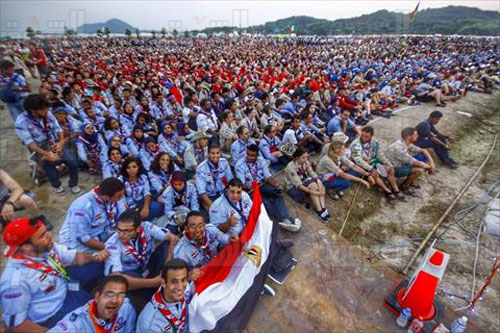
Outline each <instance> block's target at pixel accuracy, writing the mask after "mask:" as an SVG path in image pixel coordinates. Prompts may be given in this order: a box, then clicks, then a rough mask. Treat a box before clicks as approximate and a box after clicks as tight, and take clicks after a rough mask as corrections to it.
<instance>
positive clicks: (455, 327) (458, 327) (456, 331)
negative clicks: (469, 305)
mask: <svg viewBox="0 0 500 333" xmlns="http://www.w3.org/2000/svg"><path fill="white" fill-rule="evenodd" d="M466 327H467V317H466V316H463V317H460V318H457V319H455V321H454V322H453V324H451V329H450V331H451V333H463V332H465V328H466Z"/></svg>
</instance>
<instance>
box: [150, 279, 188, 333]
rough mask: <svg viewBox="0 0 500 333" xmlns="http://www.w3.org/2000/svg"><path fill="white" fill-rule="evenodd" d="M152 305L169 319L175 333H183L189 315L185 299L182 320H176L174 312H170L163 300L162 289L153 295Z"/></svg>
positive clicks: (183, 300) (182, 305) (182, 302)
mask: <svg viewBox="0 0 500 333" xmlns="http://www.w3.org/2000/svg"><path fill="white" fill-rule="evenodd" d="M151 303H153V305H154V306H155V307H156V308H157V309H158V310H159V311H160V313H161V314H162V315H163V316H164V317H165V318H166V319H167V321H168V322H169V323H170V325H172V326H173V327H172V329H173V331H174V332H182V330H183V329H184V325H185V324H186V315H187V307H186V299H185V298H184V297H183V298H182V300H181V316H180V318H176V317H175V316H174V315H173V314H172V311H170V310H169V309H168V307H167V305H166V304H165V300H164V298H163V288H162V287H160V288H158V290H157V291H156V292H155V294H154V295H153V298H152V299H151Z"/></svg>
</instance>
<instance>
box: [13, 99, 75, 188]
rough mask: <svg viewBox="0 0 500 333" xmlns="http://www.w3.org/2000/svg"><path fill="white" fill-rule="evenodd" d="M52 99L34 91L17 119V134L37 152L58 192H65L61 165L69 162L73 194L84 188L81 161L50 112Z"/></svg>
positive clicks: (36, 156)
mask: <svg viewBox="0 0 500 333" xmlns="http://www.w3.org/2000/svg"><path fill="white" fill-rule="evenodd" d="M49 107H50V103H49V101H48V100H47V99H46V98H45V97H43V96H42V95H38V94H31V95H29V96H28V97H26V99H25V100H24V108H25V109H26V111H25V112H23V113H22V114H20V115H19V117H17V120H16V133H17V135H18V136H19V137H20V138H21V141H22V143H23V145H25V146H27V147H28V149H29V150H31V151H32V152H34V153H35V158H36V160H37V162H38V163H39V164H40V165H41V166H42V168H43V170H44V171H45V174H46V175H47V178H48V179H49V182H50V184H51V185H52V188H53V190H54V192H55V193H56V194H58V195H62V194H64V192H65V190H64V187H63V186H62V185H61V181H60V176H59V172H58V170H57V168H56V167H57V166H58V165H60V164H61V163H64V164H66V166H67V167H68V173H69V188H70V190H71V192H72V193H73V194H78V193H80V192H81V191H82V190H81V189H80V188H79V187H78V163H77V161H76V159H75V158H74V157H73V155H72V154H71V152H70V151H69V150H68V149H67V148H66V149H65V147H64V146H65V143H66V138H65V137H64V133H63V131H62V129H61V127H60V126H59V123H58V122H57V119H56V118H55V117H54V116H53V115H52V113H50V112H49Z"/></svg>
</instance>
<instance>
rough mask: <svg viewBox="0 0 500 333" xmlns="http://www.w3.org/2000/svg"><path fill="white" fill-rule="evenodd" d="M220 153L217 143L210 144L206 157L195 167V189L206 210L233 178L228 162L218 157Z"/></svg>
mask: <svg viewBox="0 0 500 333" xmlns="http://www.w3.org/2000/svg"><path fill="white" fill-rule="evenodd" d="M220 154H221V153H220V147H219V146H218V145H216V144H212V145H210V147H209V148H208V158H207V159H206V160H205V161H203V162H202V163H201V164H200V165H199V166H198V169H196V189H197V190H198V195H199V196H200V203H201V207H202V208H204V209H205V210H207V211H208V210H209V209H210V206H212V203H213V201H214V200H215V199H217V198H218V197H219V196H220V195H221V194H222V193H223V192H224V190H225V188H226V185H227V183H228V182H229V181H230V180H231V179H233V173H232V172H231V168H230V167H229V163H228V162H227V160H226V159H225V158H223V157H220Z"/></svg>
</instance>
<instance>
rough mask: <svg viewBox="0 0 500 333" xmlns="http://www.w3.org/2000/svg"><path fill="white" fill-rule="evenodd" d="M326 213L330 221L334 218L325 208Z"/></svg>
mask: <svg viewBox="0 0 500 333" xmlns="http://www.w3.org/2000/svg"><path fill="white" fill-rule="evenodd" d="M325 211H326V218H327V219H328V220H330V219H331V218H332V216H331V215H330V212H329V211H328V209H326V208H325Z"/></svg>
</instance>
